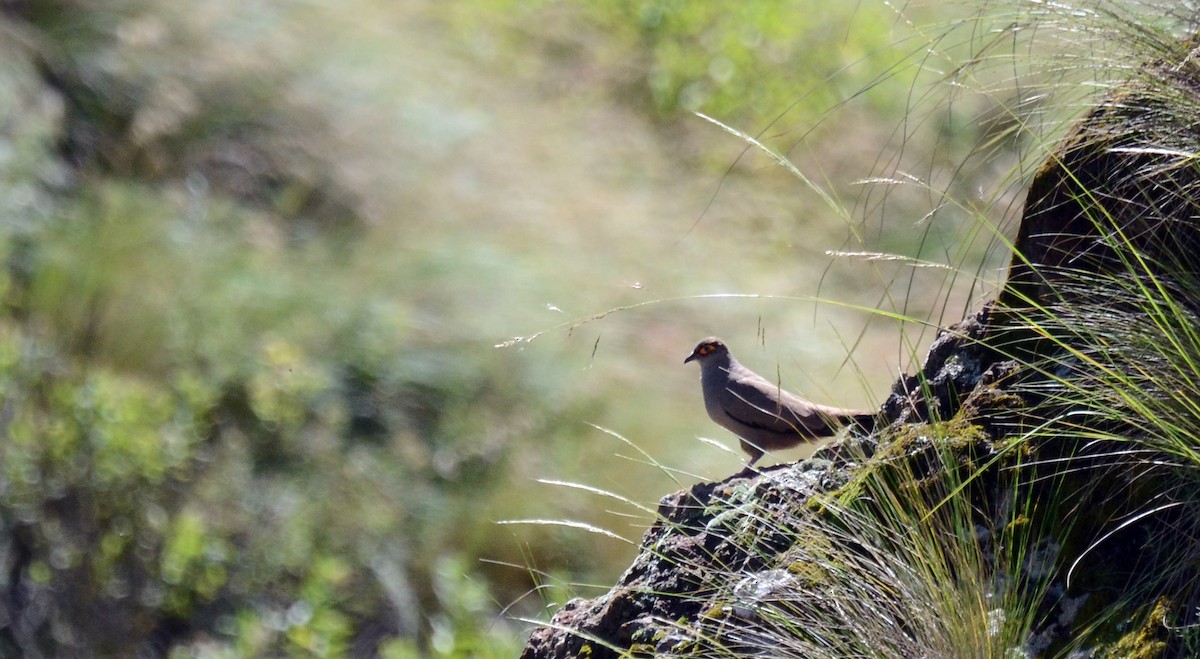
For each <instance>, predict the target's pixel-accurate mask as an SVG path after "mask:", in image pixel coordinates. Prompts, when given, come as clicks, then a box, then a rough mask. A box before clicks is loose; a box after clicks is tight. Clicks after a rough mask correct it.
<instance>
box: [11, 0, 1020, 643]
mask: <svg viewBox="0 0 1200 659" xmlns="http://www.w3.org/2000/svg"><path fill="white" fill-rule="evenodd" d="M939 4H940V3H939ZM953 11H954V10H953V9H947V8H945V7H940V6H939V7H929V8H920V7H906V8H904V9H903V10H902V11H897V9H896V8H894V7H892V6H889V5H888V3H884V2H861V3H833V2H826V1H823V0H787V1H784V2H779V1H776V0H770V1H768V0H744V1H742V2H738V3H699V2H680V1H676V0H620V1H613V2H603V3H582V2H570V1H567V0H540V1H522V0H461V1H454V2H440V1H435V0H400V1H398V2H370V1H367V0H340V1H339V2H325V1H322V0H312V1H308V2H276V1H268V2H236V1H234V0H206V1H205V2H202V3H191V2H178V1H176V0H136V1H135V0H118V1H115V2H103V3H98V2H89V1H85V0H75V1H71V0H62V1H57V2H39V1H35V0H6V1H4V2H0V232H2V233H0V259H2V260H3V265H4V269H3V276H2V278H0V295H2V302H3V307H2V309H3V311H2V313H3V316H2V318H0V395H2V397H3V401H2V407H0V423H3V437H2V440H0V441H2V443H0V568H2V569H0V585H2V586H3V597H2V598H0V654H2V655H5V656H16V655H18V654H24V655H26V656H36V655H37V654H39V653H40V654H43V655H45V656H61V655H69V654H82V655H88V654H94V655H97V656H108V655H112V656H115V655H121V656H133V655H134V654H140V655H141V656H157V655H164V654H169V655H170V656H174V657H187V656H206V657H223V656H230V657H232V656H239V657H240V656H265V655H270V656H278V655H305V654H320V655H333V656H338V655H346V654H352V655H356V656H370V655H374V654H378V655H382V656H388V657H410V656H413V657H415V656H464V657H465V656H473V657H482V656H496V657H508V656H515V654H516V653H517V652H519V648H520V646H521V643H522V640H523V638H522V636H523V634H524V633H525V632H526V630H527V629H528V627H529V624H530V623H528V622H526V621H525V620H528V619H533V620H536V619H543V620H544V619H547V618H548V616H549V614H550V613H552V612H553V610H554V609H555V608H556V607H557V606H559V605H561V604H562V603H563V602H565V601H566V600H567V599H568V598H570V597H573V596H593V595H595V594H597V593H598V592H600V589H603V588H604V587H605V584H608V583H611V582H612V581H613V580H614V579H615V577H616V576H617V575H618V574H619V573H620V571H621V570H622V569H623V567H624V566H625V565H626V564H627V563H628V561H629V560H630V558H632V556H633V555H634V553H635V546H634V544H631V543H636V542H637V539H638V538H639V536H640V535H641V532H642V531H643V530H644V529H645V528H646V526H647V525H648V524H649V523H650V522H651V521H652V511H653V507H654V504H655V501H657V499H658V498H659V497H661V496H662V495H664V494H667V493H668V492H671V491H673V490H676V489H678V488H680V487H684V486H687V485H690V484H691V483H694V482H697V481H698V480H700V479H720V478H724V477H725V476H728V475H730V474H732V473H734V472H735V471H737V470H738V469H739V468H740V460H741V458H740V457H739V456H738V455H737V453H736V451H735V449H736V441H735V440H734V438H732V437H731V436H729V435H728V434H727V433H725V432H724V431H722V430H720V429H719V428H717V427H716V426H714V425H712V424H711V422H709V421H708V419H707V418H706V417H705V415H704V412H703V406H702V404H701V400H700V392H699V387H698V385H697V382H696V380H697V376H698V373H697V371H696V370H695V368H694V365H691V367H690V368H689V367H685V366H684V365H683V364H682V363H681V362H682V360H683V358H684V357H685V356H686V355H687V354H688V352H689V351H690V350H691V348H692V346H693V344H694V343H695V342H696V341H697V340H698V339H700V338H702V337H704V336H706V335H709V334H718V335H720V336H722V337H723V338H725V339H726V340H727V342H729V343H730V344H731V346H732V347H733V349H734V351H735V353H736V354H737V355H738V356H739V357H740V358H741V360H742V361H743V362H745V363H747V364H748V365H750V366H751V367H753V368H756V369H757V370H759V371H760V372H763V373H764V374H769V375H773V376H775V377H778V378H779V379H780V381H781V382H782V383H783V384H784V386H786V387H788V388H790V389H793V390H796V391H799V392H801V393H803V394H804V395H806V396H808V397H810V398H813V399H817V400H821V401H826V402H829V403H833V404H838V405H843V406H873V405H877V404H879V403H880V402H881V401H882V400H883V398H884V397H885V396H886V394H887V391H888V389H889V388H890V386H891V383H892V382H893V381H894V379H895V378H896V377H897V375H898V374H900V373H901V372H903V371H905V370H911V365H912V359H913V357H914V355H916V356H920V354H921V352H922V350H923V349H924V347H926V346H927V345H928V343H929V341H930V340H931V339H932V336H933V327H935V326H937V325H939V324H945V323H948V322H952V321H954V320H957V319H958V318H960V317H961V316H962V313H963V311H964V310H965V309H967V308H968V307H969V306H970V305H971V304H972V303H973V302H976V301H978V300H979V299H981V297H982V296H984V295H986V294H987V293H988V292H989V290H991V287H993V286H994V285H995V282H996V281H997V280H998V279H999V277H1000V276H1001V274H1002V270H1001V266H1002V265H1003V264H1004V263H1005V256H1006V255H1005V254H1004V253H1003V250H1002V249H999V248H998V244H999V242H1000V241H998V240H997V239H996V237H997V236H998V235H1003V234H1004V232H1005V231H1007V230H1008V229H1007V225H1006V224H1005V223H1004V220H1003V218H1004V216H1005V215H1006V213H1007V214H1008V215H1011V211H1012V209H1013V207H1014V202H1015V201H1019V199H1017V196H1016V193H1015V192H1014V191H1013V190H1012V189H1010V188H1007V187H1005V186H1004V185H1001V184H998V182H1003V181H1006V180H1013V179H1014V168H1015V167H1017V165H1016V163H1017V162H1018V161H1019V157H1018V156H1019V153H1018V151H1019V148H1018V146H1019V145H1016V144H1013V143H1010V142H1009V140H1012V139H1013V138H1011V137H997V138H996V139H995V140H993V141H991V142H989V135H990V134H993V133H994V134H996V135H1004V129H1005V126H1006V122H1009V121H1011V120H1012V118H1011V117H1009V116H1008V115H1007V114H1006V113H1005V112H1003V111H1001V110H1000V109H999V108H1000V107H1001V104H1000V103H999V102H998V101H997V100H996V99H995V98H994V97H990V96H989V95H987V94H982V95H966V94H962V95H959V96H956V95H955V94H956V93H957V92H956V91H955V90H956V89H957V90H960V91H961V89H962V88H963V87H964V85H963V84H960V83H962V82H963V81H956V80H953V76H954V72H953V69H954V66H955V62H956V58H958V57H961V54H960V51H963V52H965V50H964V49H968V48H970V47H972V43H973V41H974V40H976V39H982V38H986V35H983V36H980V35H974V34H967V35H965V36H962V37H960V38H957V40H950V39H938V38H936V37H935V36H931V35H936V34H940V32H939V28H938V27H937V26H939V25H943V24H944V25H953V24H954V23H955V21H960V20H962V19H961V16H955V15H954V14H953ZM947 99H953V100H954V102H953V103H947V102H946V101H947ZM697 112H699V113H703V114H705V115H708V116H711V117H713V118H715V119H716V120H718V121H719V122H721V123H723V124H725V125H726V126H729V127H731V128H732V129H734V130H736V131H741V132H743V133H746V134H748V135H751V136H754V137H755V138H756V139H757V140H759V141H761V142H762V143H763V144H765V145H767V146H769V147H770V148H772V149H775V150H777V151H778V152H779V153H781V154H784V155H786V156H787V157H788V158H789V159H790V160H791V162H792V163H794V164H795V166H796V167H797V168H798V170H799V174H800V175H799V176H798V175H797V173H794V172H789V171H787V170H786V169H785V168H783V167H780V166H778V165H777V164H776V163H775V162H774V161H773V160H772V159H771V158H770V157H768V156H767V155H765V154H764V153H762V152H761V151H760V150H758V149H756V148H754V147H753V146H751V145H750V144H749V143H748V141H747V140H746V139H744V138H741V137H738V136H736V135H734V134H732V133H731V132H730V131H726V130H723V129H722V128H721V127H719V126H718V125H717V124H715V123H712V122H709V121H706V120H704V119H703V118H701V117H699V116H697V115H696V114H694V113H697ZM981 144H983V145H986V149H985V150H984V151H985V152H984V153H982V154H980V153H979V145H981ZM1010 151H1011V152H1012V155H1011V156H1008V155H1006V154H1008V153H1009V152H1010ZM972 154H975V155H972ZM983 156H986V157H983ZM948 190H949V191H950V192H951V194H949V195H948V194H947V191H948ZM964 200H966V201H964ZM980 209H993V210H994V209H999V211H1000V212H999V216H1000V217H998V218H991V217H990V216H988V215H987V213H985V212H983V211H981V210H980ZM981 218H982V219H981ZM872 254H883V255H888V258H878V257H877V256H871V255H872ZM914 260H917V261H914ZM918 261H919V262H918ZM939 266H940V267H939ZM518 337H519V338H520V340H514V339H517V338H518ZM498 346H500V347H498ZM699 438H711V439H712V440H716V441H717V442H719V443H721V444H724V445H725V446H726V447H730V450H723V449H722V448H721V447H720V446H717V445H715V444H713V443H712V442H706V441H702V440H701V439H699ZM800 455H802V453H801V452H800V451H794V452H789V453H787V454H784V455H782V456H776V457H777V458H783V459H795V458H796V457H799V456H800ZM544 481H556V482H557V483H555V482H550V483H547V482H544ZM564 483H567V484H564ZM570 484H577V485H579V486H586V487H576V486H572V485H570ZM520 520H550V521H563V522H571V523H573V524H545V523H536V522H533V521H527V522H525V523H515V524H500V523H499V522H504V521H510V522H511V521H520ZM574 523H577V524H574ZM600 530H604V531H605V533H601V532H599V531H600Z"/></svg>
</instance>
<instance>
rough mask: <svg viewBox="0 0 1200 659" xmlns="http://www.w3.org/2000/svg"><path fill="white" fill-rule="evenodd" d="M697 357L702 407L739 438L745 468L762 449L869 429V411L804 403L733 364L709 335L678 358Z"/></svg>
mask: <svg viewBox="0 0 1200 659" xmlns="http://www.w3.org/2000/svg"><path fill="white" fill-rule="evenodd" d="M693 360H695V361H698V362H700V388H701V389H702V390H703V391H704V408H705V409H706V410H707V411H708V416H709V417H710V418H712V420H713V421H716V422H717V425H719V426H721V427H723V428H725V429H726V430H729V431H730V432H732V433H733V434H735V435H737V436H738V437H739V438H741V444H742V450H743V451H745V452H746V453H748V454H749V455H750V462H748V463H747V464H746V468H745V469H743V470H742V473H745V472H748V471H750V470H751V469H752V468H753V467H754V463H755V462H758V459H759V458H761V457H762V456H763V452H764V451H776V450H780V449H787V448H792V447H794V446H798V445H800V444H801V443H803V442H807V441H812V440H815V439H820V438H822V437H830V436H832V435H835V434H837V432H838V430H840V429H841V428H842V427H843V426H847V425H850V424H855V425H858V426H861V427H863V428H864V429H867V430H870V429H872V428H874V426H875V414H874V413H871V412H867V411H862V410H846V409H841V408H837V407H829V406H826V405H818V404H816V403H810V402H808V401H807V400H804V399H803V398H800V397H799V396H797V395H795V394H792V393H789V392H786V391H784V390H783V389H782V388H781V387H780V386H779V385H777V384H774V383H772V382H770V381H768V380H767V379H765V378H763V377H762V376H760V375H758V374H757V373H755V372H754V371H751V370H750V369H748V368H746V367H745V366H742V365H741V364H739V363H738V361H737V360H736V359H734V358H733V355H732V354H731V353H730V352H729V348H727V347H726V346H725V344H724V343H723V342H722V341H721V340H720V339H718V338H715V337H709V338H707V339H704V340H703V341H701V342H700V343H697V344H696V349H695V350H693V351H692V354H691V355H689V356H688V358H687V359H685V360H683V363H685V364H686V363H688V362H690V361H693Z"/></svg>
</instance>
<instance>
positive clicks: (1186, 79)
mask: <svg viewBox="0 0 1200 659" xmlns="http://www.w3.org/2000/svg"><path fill="white" fill-rule="evenodd" d="M1193 48H1194V44H1180V53H1179V59H1178V60H1174V61H1181V62H1183V63H1182V64H1178V65H1171V66H1168V65H1166V64H1163V63H1154V64H1151V65H1149V66H1148V67H1146V68H1147V71H1146V75H1145V78H1144V79H1142V80H1139V81H1138V82H1135V83H1131V84H1130V85H1128V86H1127V87H1126V89H1124V90H1122V91H1120V92H1118V93H1115V94H1112V95H1111V96H1110V97H1109V98H1108V99H1107V100H1106V101H1105V102H1103V103H1101V104H1099V105H1098V106H1097V107H1095V108H1094V109H1092V110H1091V112H1089V113H1088V114H1087V115H1086V116H1085V117H1084V118H1083V120H1082V121H1080V122H1079V124H1077V125H1076V127H1075V129H1074V130H1073V131H1072V132H1071V133H1070V134H1069V135H1068V136H1067V138H1066V139H1065V140H1064V142H1063V144H1062V145H1061V146H1060V147H1059V148H1058V149H1057V151H1056V152H1055V154H1054V155H1053V156H1052V157H1051V158H1049V159H1048V160H1047V161H1046V163H1045V164H1044V165H1043V166H1042V168H1041V170H1040V171H1039V172H1038V174H1037V175H1036V176H1035V177H1034V179H1033V181H1032V183H1031V184H1030V186H1029V192H1028V194H1027V196H1026V202H1025V213H1024V215H1023V217H1022V219H1021V227H1020V232H1019V235H1018V238H1017V243H1016V244H1017V247H1018V251H1019V254H1017V255H1016V256H1014V258H1013V261H1012V264H1011V266H1010V269H1009V275H1008V285H1007V289H1006V291H1005V293H1004V294H1003V295H1002V296H1001V298H1000V301H1001V302H1002V303H1003V304H1004V305H1005V306H1014V307H1022V306H1027V304H1028V303H1029V302H1030V301H1035V302H1038V303H1042V304H1045V303H1052V302H1054V301H1056V299H1059V298H1061V297H1063V296H1064V295H1066V296H1068V297H1069V296H1070V293H1069V291H1063V290H1062V288H1061V287H1059V286H1056V283H1061V282H1063V281H1064V280H1067V281H1070V280H1071V279H1073V278H1075V277H1076V276H1080V275H1082V276H1089V277H1094V276H1095V275H1097V274H1102V273H1103V274H1127V273H1130V271H1131V269H1132V270H1134V271H1138V274H1145V275H1156V276H1164V275H1165V276H1168V277H1177V276H1179V275H1180V274H1186V275H1194V274H1195V273H1198V272H1200V224H1197V222H1196V209H1197V208H1198V207H1200V203H1198V202H1200V167H1198V166H1197V163H1196V157H1197V154H1198V153H1200V121H1198V120H1197V117H1200V83H1198V81H1200V69H1198V67H1200V61H1198V60H1197V59H1196V58H1195V52H1194V51H1193ZM1135 254H1136V255H1137V257H1139V259H1140V260H1141V262H1140V263H1131V262H1130V257H1131V256H1132V255H1135Z"/></svg>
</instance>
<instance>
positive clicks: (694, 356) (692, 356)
mask: <svg viewBox="0 0 1200 659" xmlns="http://www.w3.org/2000/svg"><path fill="white" fill-rule="evenodd" d="M696 357H697V355H696V353H694V352H693V353H692V354H690V355H688V358H687V359H685V360H683V363H684V364H686V363H688V362H690V361H692V360H693V359H695V358H696Z"/></svg>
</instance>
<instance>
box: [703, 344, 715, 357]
mask: <svg viewBox="0 0 1200 659" xmlns="http://www.w3.org/2000/svg"><path fill="white" fill-rule="evenodd" d="M712 351H713V344H711V343H706V344H704V347H703V348H700V354H701V355H707V354H708V353H710V352H712Z"/></svg>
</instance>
